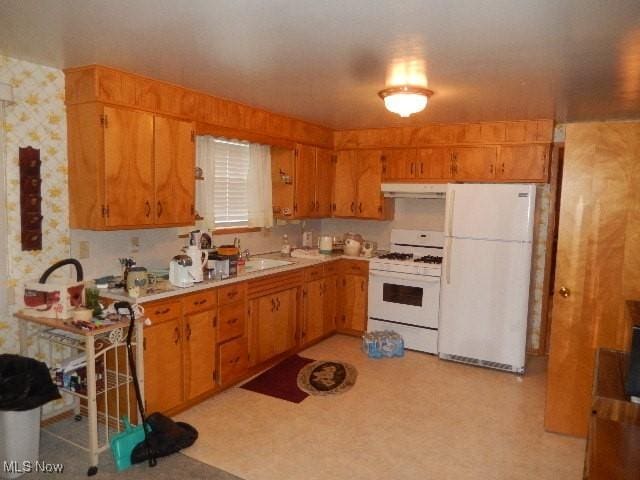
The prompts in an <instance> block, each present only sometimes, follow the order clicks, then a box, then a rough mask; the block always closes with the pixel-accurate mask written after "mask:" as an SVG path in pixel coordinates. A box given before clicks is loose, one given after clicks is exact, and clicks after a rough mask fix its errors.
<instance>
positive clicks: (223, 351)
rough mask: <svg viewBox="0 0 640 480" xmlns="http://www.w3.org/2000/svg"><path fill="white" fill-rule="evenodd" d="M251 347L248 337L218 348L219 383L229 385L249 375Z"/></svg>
mask: <svg viewBox="0 0 640 480" xmlns="http://www.w3.org/2000/svg"><path fill="white" fill-rule="evenodd" d="M248 368H249V345H248V343H247V337H246V336H242V337H239V338H236V339H233V340H229V341H228V342H225V343H223V344H221V345H220V346H219V347H218V383H219V384H220V385H223V386H224V385H228V384H230V383H233V382H234V381H235V380H237V379H238V378H240V377H242V376H243V375H244V374H245V373H247V369H248Z"/></svg>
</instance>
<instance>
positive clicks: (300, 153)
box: [293, 144, 317, 217]
mask: <svg viewBox="0 0 640 480" xmlns="http://www.w3.org/2000/svg"><path fill="white" fill-rule="evenodd" d="M295 172H296V173H295V182H294V184H295V201H294V208H293V210H294V216H296V217H312V216H315V214H316V184H315V179H316V176H317V173H316V172H317V171H316V149H315V148H314V147H312V146H310V145H301V144H300V145H297V146H296V150H295Z"/></svg>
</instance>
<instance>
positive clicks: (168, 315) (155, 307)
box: [143, 301, 182, 324]
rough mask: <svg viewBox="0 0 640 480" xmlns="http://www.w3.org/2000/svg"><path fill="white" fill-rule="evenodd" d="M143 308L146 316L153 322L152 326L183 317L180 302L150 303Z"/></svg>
mask: <svg viewBox="0 0 640 480" xmlns="http://www.w3.org/2000/svg"><path fill="white" fill-rule="evenodd" d="M143 307H144V314H145V316H146V317H147V318H149V320H151V323H152V324H156V323H162V322H166V321H168V320H171V319H174V318H179V317H180V316H181V315H182V308H181V306H180V302H179V301H174V302H164V303H150V304H147V305H143Z"/></svg>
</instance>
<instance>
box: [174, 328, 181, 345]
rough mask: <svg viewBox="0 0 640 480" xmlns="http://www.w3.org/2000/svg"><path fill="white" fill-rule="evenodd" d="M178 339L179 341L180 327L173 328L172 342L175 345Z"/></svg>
mask: <svg viewBox="0 0 640 480" xmlns="http://www.w3.org/2000/svg"><path fill="white" fill-rule="evenodd" d="M179 341H180V329H179V328H178V327H176V328H175V329H174V330H173V343H175V344H176V345H177V344H178V342H179Z"/></svg>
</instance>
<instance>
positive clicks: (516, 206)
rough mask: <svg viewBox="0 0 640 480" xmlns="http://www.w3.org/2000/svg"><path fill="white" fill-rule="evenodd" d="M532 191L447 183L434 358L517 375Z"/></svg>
mask: <svg viewBox="0 0 640 480" xmlns="http://www.w3.org/2000/svg"><path fill="white" fill-rule="evenodd" d="M535 194H536V189H535V186H534V185H519V184H512V185H506V184H502V185H496V184H450V185H449V189H448V191H447V202H446V213H445V248H444V264H443V278H442V291H441V294H440V337H439V340H438V351H439V355H440V358H444V359H447V360H454V361H458V362H464V363H471V364H474V365H479V366H484V367H490V368H496V369H499V370H506V371H511V372H517V373H523V372H524V366H525V344H526V336H527V313H528V304H529V276H530V271H531V240H532V237H533V215H534V207H535Z"/></svg>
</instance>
